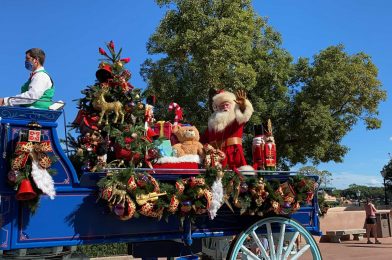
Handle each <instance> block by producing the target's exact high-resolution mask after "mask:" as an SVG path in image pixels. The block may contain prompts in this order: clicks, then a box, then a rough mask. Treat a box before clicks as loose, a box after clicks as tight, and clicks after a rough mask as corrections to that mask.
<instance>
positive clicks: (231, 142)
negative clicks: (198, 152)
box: [210, 137, 242, 149]
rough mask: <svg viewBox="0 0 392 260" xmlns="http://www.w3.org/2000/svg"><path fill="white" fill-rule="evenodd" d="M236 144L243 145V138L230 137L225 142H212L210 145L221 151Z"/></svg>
mask: <svg viewBox="0 0 392 260" xmlns="http://www.w3.org/2000/svg"><path fill="white" fill-rule="evenodd" d="M235 144H240V145H242V138H240V137H230V138H227V139H226V140H224V141H216V140H215V141H211V142H210V145H212V146H214V148H216V149H219V148H224V147H226V146H230V145H235Z"/></svg>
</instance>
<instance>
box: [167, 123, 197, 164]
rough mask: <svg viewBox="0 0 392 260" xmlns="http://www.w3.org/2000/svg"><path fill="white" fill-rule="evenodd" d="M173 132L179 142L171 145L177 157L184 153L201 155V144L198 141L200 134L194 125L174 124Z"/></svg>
mask: <svg viewBox="0 0 392 260" xmlns="http://www.w3.org/2000/svg"><path fill="white" fill-rule="evenodd" d="M173 133H174V134H175V135H176V137H177V139H178V141H179V143H177V144H175V145H173V152H174V154H175V155H176V156H177V157H181V156H184V155H199V156H201V157H203V155H204V152H203V145H202V144H201V143H200V142H199V139H200V134H199V131H198V130H197V128H196V127H194V126H178V125H177V126H175V127H174V129H173Z"/></svg>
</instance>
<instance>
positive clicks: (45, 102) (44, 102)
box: [20, 70, 54, 109]
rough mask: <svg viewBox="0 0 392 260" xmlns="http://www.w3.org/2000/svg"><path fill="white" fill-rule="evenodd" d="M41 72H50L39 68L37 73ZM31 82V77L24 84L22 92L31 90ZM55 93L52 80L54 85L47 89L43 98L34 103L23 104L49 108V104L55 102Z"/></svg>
mask: <svg viewBox="0 0 392 260" xmlns="http://www.w3.org/2000/svg"><path fill="white" fill-rule="evenodd" d="M39 72H44V73H46V74H48V73H47V72H46V70H39V71H37V72H36V73H39ZM48 76H49V75H48ZM49 78H50V76H49ZM50 81H52V78H50ZM30 82H31V78H30V79H29V80H28V81H27V82H26V83H25V84H24V85H23V86H22V88H21V90H20V91H21V93H23V92H26V91H28V90H29V85H30ZM53 95H54V84H53V81H52V87H51V88H49V89H47V90H45V92H44V94H43V95H42V96H41V98H40V99H39V100H37V101H35V102H34V103H32V104H26V105H23V106H26V107H35V108H39V109H48V108H49V106H50V105H52V104H53V102H52V98H53Z"/></svg>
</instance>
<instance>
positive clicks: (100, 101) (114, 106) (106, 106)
mask: <svg viewBox="0 0 392 260" xmlns="http://www.w3.org/2000/svg"><path fill="white" fill-rule="evenodd" d="M101 86H102V87H101V89H100V90H99V91H98V93H97V96H96V97H95V98H94V100H93V102H92V105H93V107H94V109H96V110H98V111H101V113H100V114H99V121H98V124H101V123H102V119H103V117H104V116H105V115H106V123H105V124H106V125H108V124H109V119H108V117H109V115H108V113H107V112H111V111H113V112H114V114H115V115H116V117H115V118H114V120H113V123H117V121H118V117H119V116H120V115H121V124H122V123H124V112H123V110H122V108H123V104H122V103H121V102H120V101H114V102H106V100H105V95H106V94H107V93H108V92H109V87H108V85H107V84H101Z"/></svg>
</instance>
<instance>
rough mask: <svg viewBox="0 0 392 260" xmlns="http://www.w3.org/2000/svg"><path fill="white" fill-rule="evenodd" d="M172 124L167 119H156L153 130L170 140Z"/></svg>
mask: <svg viewBox="0 0 392 260" xmlns="http://www.w3.org/2000/svg"><path fill="white" fill-rule="evenodd" d="M172 128H173V125H172V124H171V123H170V122H167V121H158V122H156V123H155V124H154V132H155V133H156V134H157V135H159V137H165V138H166V139H169V140H170V137H171V135H172Z"/></svg>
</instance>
